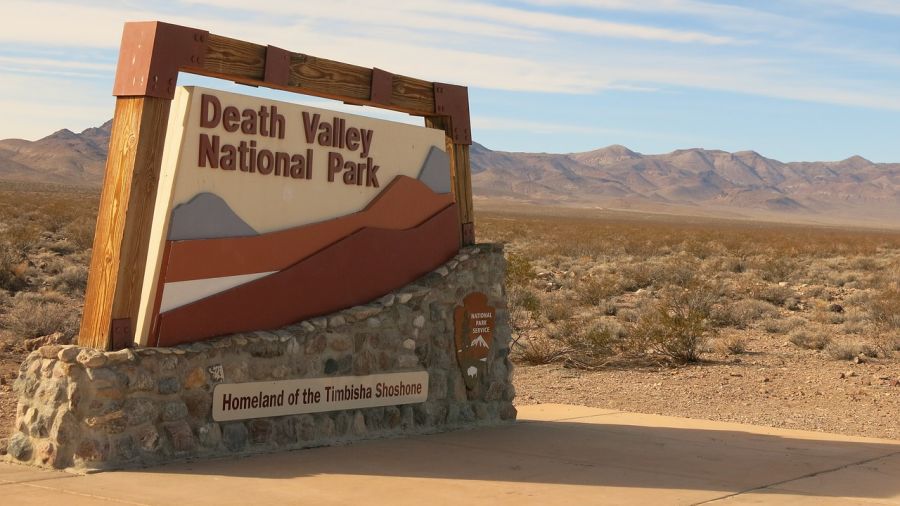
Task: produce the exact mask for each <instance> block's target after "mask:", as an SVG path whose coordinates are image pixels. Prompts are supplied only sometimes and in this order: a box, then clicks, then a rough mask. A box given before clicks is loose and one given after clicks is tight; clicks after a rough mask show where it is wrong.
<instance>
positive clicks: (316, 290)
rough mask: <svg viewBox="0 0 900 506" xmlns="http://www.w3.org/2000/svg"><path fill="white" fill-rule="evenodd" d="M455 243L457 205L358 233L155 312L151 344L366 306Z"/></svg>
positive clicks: (449, 252)
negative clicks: (399, 225) (410, 223)
mask: <svg viewBox="0 0 900 506" xmlns="http://www.w3.org/2000/svg"><path fill="white" fill-rule="evenodd" d="M459 245H460V243H459V215H458V210H457V207H456V204H450V205H449V206H447V207H445V208H444V209H442V210H441V211H439V212H437V213H436V214H435V215H433V216H431V217H429V218H427V219H426V220H425V221H424V222H422V223H420V224H418V225H416V226H414V227H412V228H408V229H405V230H390V229H384V228H368V227H367V228H363V229H360V230H358V231H356V232H353V233H351V234H349V235H348V236H347V237H345V238H342V239H340V240H339V241H337V242H336V243H334V244H331V245H328V246H326V247H325V248H322V249H321V250H319V251H317V252H315V253H314V254H312V255H310V256H308V257H306V258H304V259H303V260H301V261H299V262H297V263H296V264H294V265H291V266H290V267H288V268H286V269H283V270H281V271H279V272H276V273H274V274H270V275H268V276H265V277H262V278H260V279H257V280H255V281H251V282H249V283H244V284H242V285H239V286H236V287H234V288H231V289H228V290H225V291H223V292H219V293H216V294H214V295H211V296H209V297H206V298H204V299H201V300H198V301H196V302H192V303H189V304H185V305H183V306H180V307H177V308H175V309H172V310H169V311H166V312H164V313H162V314H160V315H159V317H158V323H157V325H156V326H155V329H154V331H155V333H156V335H157V339H156V345H157V346H172V345H175V344H179V343H185V342H192V341H198V340H201V339H205V338H208V337H212V336H217V335H222V334H229V333H234V332H244V331H251V330H259V329H270V328H276V327H282V326H285V325H288V324H291V323H294V322H297V321H300V320H303V319H306V318H310V317H312V316H316V315H321V314H327V313H330V312H333V311H337V310H339V309H342V308H345V307H350V306H354V305H358V304H364V303H367V302H369V301H371V300H373V299H375V298H376V297H378V296H381V295H383V294H385V293H388V292H390V291H391V290H395V289H397V288H399V287H402V286H403V285H406V284H409V283H411V282H412V281H414V280H415V279H417V278H419V277H420V276H422V275H424V274H426V273H427V272H429V271H430V270H432V269H434V268H435V267H436V266H438V265H440V264H442V263H444V262H446V261H447V260H449V259H450V258H452V257H453V255H455V254H456V252H457V251H458V250H459Z"/></svg>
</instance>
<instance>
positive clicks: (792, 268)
mask: <svg viewBox="0 0 900 506" xmlns="http://www.w3.org/2000/svg"><path fill="white" fill-rule="evenodd" d="M754 267H755V268H756V270H758V271H759V276H760V277H761V278H762V279H764V280H766V281H769V282H772V283H778V282H781V281H787V280H789V279H790V278H791V275H792V274H794V273H795V272H796V271H797V268H798V267H799V265H798V263H797V261H796V260H794V259H793V258H791V257H790V256H787V255H785V256H776V257H771V256H763V257H760V258H758V259H757V260H756V262H754Z"/></svg>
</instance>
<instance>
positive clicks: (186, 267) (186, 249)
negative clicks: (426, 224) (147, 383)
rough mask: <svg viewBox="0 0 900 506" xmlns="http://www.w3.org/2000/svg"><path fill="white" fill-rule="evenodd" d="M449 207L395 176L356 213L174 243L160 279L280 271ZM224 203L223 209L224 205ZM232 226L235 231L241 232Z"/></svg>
mask: <svg viewBox="0 0 900 506" xmlns="http://www.w3.org/2000/svg"><path fill="white" fill-rule="evenodd" d="M216 198H218V197H216ZM219 200H221V199H219ZM192 202H193V200H192ZM452 203H453V196H452V195H451V194H449V193H448V194H438V193H435V192H433V191H432V190H431V189H430V188H429V187H428V186H426V185H425V184H424V183H422V182H421V181H418V180H416V179H412V178H410V177H407V176H398V177H396V178H394V180H393V181H391V183H390V184H389V185H388V186H387V187H386V188H385V189H384V190H383V191H382V192H381V193H380V194H379V195H378V196H377V197H376V198H375V200H373V201H372V202H371V203H369V205H368V206H366V208H365V209H363V210H362V211H360V212H358V213H353V214H349V215H346V216H342V217H340V218H336V219H333V220H328V221H324V222H320V223H314V224H310V225H303V226H300V227H294V228H290V229H287V230H281V231H278V232H271V233H268V234H261V235H245V234H242V233H240V234H235V235H243V237H223V238H219V239H200V240H181V241H179V240H175V241H173V242H172V243H171V245H170V251H169V256H168V262H167V266H166V270H165V274H164V276H163V279H164V280H165V282H167V283H171V282H177V281H187V280H195V279H206V278H216V277H223V276H236V275H243V274H252V273H261V272H272V271H279V270H281V269H284V268H285V267H287V266H289V265H292V264H294V263H296V262H298V261H300V260H302V259H303V258H306V257H307V256H309V255H311V254H312V253H315V252H316V251H319V250H321V249H322V248H324V247H326V246H328V245H329V244H332V243H334V242H336V241H337V240H339V239H341V238H342V237H346V236H347V235H349V234H351V233H353V232H355V231H357V230H360V229H362V228H365V227H372V228H383V229H406V228H410V227H413V226H416V225H418V224H420V223H422V222H423V221H425V220H426V219H427V218H429V217H430V216H433V215H434V214H435V213H437V212H438V211H440V210H441V209H443V208H445V207H447V206H449V205H450V204H452ZM222 205H225V206H226V208H227V204H225V203H224V201H223V202H222ZM180 207H181V206H179V208H180ZM195 209H196V208H195ZM177 211H178V208H176V209H175V211H173V214H174V213H175V212H177ZM216 212H221V213H223V215H225V216H227V217H229V218H228V221H230V222H234V221H236V220H240V218H239V217H237V215H235V214H234V212H233V211H231V209H230V208H227V211H224V210H222V209H217V210H216ZM230 216H234V218H231V217H230ZM240 223H244V222H243V220H240ZM174 225H175V224H174V223H173V226H174ZM245 225H246V224H245ZM232 227H233V229H234V230H235V231H236V232H237V231H239V230H241V229H240V228H239V226H233V225H232ZM248 227H249V226H248ZM184 228H187V227H182V229H184ZM200 232H202V231H201V230H194V233H200ZM253 234H255V232H253ZM170 235H171V234H170ZM220 237H221V236H220Z"/></svg>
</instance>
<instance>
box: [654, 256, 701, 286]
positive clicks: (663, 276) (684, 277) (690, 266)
mask: <svg viewBox="0 0 900 506" xmlns="http://www.w3.org/2000/svg"><path fill="white" fill-rule="evenodd" d="M699 270H700V265H699V264H698V263H697V262H694V261H691V260H687V259H679V260H677V261H675V262H671V263H668V264H665V265H661V266H659V267H658V268H657V269H656V271H655V272H654V273H653V274H652V276H651V278H652V280H653V282H655V283H658V284H659V285H660V286H662V285H667V284H668V285H675V286H679V287H687V286H690V285H692V284H693V283H694V281H695V280H696V278H697V273H698V272H699Z"/></svg>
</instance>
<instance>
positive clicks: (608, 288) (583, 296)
mask: <svg viewBox="0 0 900 506" xmlns="http://www.w3.org/2000/svg"><path fill="white" fill-rule="evenodd" d="M575 292H576V294H577V297H578V301H579V302H581V303H582V304H584V305H585V306H597V305H599V304H601V303H602V302H604V301H605V300H606V299H608V298H609V297H612V296H613V295H616V294H617V293H618V292H619V290H618V287H617V286H616V280H615V279H613V278H612V277H609V276H603V277H597V278H588V279H587V280H585V281H582V282H581V283H579V284H578V285H577V286H576V287H575Z"/></svg>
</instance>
